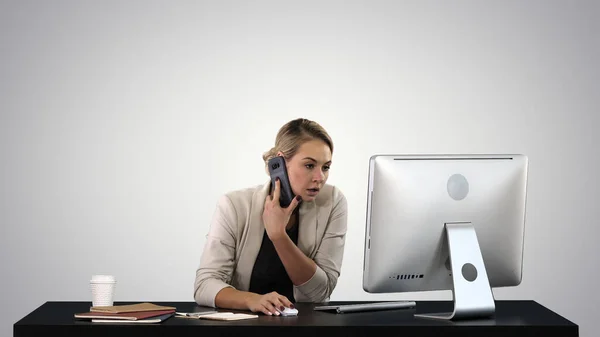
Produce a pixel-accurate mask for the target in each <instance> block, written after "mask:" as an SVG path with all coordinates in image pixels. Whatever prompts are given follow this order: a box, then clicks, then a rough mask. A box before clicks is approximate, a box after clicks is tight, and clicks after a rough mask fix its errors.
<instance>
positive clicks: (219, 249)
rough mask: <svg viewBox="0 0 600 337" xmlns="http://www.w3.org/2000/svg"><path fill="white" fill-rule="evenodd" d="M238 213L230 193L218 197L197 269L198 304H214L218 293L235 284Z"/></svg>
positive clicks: (196, 299) (195, 297)
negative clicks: (231, 283)
mask: <svg viewBox="0 0 600 337" xmlns="http://www.w3.org/2000/svg"><path fill="white" fill-rule="evenodd" d="M236 224H237V215H236V212H235V208H234V206H233V203H232V202H231V199H229V197H228V196H227V195H223V196H221V197H220V198H219V201H218V203H217V207H216V210H215V212H214V215H213V218H212V221H211V224H210V229H209V231H208V234H207V236H206V243H205V245H204V250H203V252H202V256H201V258H200V265H199V267H198V269H197V270H196V279H195V282H194V299H195V301H196V303H197V304H198V305H203V306H209V307H215V296H216V295H217V293H218V292H219V291H221V290H222V289H223V288H226V287H232V288H233V286H231V285H230V284H229V283H230V282H231V276H232V273H233V270H234V265H235V249H236V230H235V228H236Z"/></svg>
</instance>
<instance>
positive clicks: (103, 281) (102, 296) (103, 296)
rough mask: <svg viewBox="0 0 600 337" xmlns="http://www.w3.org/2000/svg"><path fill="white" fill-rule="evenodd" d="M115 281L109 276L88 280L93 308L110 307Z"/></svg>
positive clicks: (99, 276)
mask: <svg viewBox="0 0 600 337" xmlns="http://www.w3.org/2000/svg"><path fill="white" fill-rule="evenodd" d="M116 284H117V281H116V280H115V277H114V276H111V275H94V276H92V279H91V280H90V289H91V291H92V306H93V307H110V306H112V305H113V299H114V296H115V286H116Z"/></svg>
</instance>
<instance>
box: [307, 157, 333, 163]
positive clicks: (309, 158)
mask: <svg viewBox="0 0 600 337" xmlns="http://www.w3.org/2000/svg"><path fill="white" fill-rule="evenodd" d="M304 159H308V160H312V161H314V162H315V163H318V162H317V160H316V159H314V158H311V157H304V158H302V160H304ZM325 164H331V160H330V161H328V162H326V163H325Z"/></svg>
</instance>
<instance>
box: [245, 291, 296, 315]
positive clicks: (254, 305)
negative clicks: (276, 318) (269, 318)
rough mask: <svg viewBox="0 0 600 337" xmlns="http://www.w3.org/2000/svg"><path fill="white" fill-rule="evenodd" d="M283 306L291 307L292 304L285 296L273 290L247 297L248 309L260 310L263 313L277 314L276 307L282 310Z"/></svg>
mask: <svg viewBox="0 0 600 337" xmlns="http://www.w3.org/2000/svg"><path fill="white" fill-rule="evenodd" d="M285 307H287V308H293V307H294V305H293V304H292V302H290V300H288V299H287V297H285V296H283V295H280V294H278V293H277V292H275V291H273V292H270V293H268V294H264V295H259V294H253V295H252V296H251V297H250V298H249V299H248V309H250V311H252V312H259V311H260V312H262V313H264V314H265V315H279V311H278V310H277V309H279V310H281V311H283V309H285Z"/></svg>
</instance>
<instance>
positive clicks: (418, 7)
mask: <svg viewBox="0 0 600 337" xmlns="http://www.w3.org/2000/svg"><path fill="white" fill-rule="evenodd" d="M598 14H600V5H599V3H598V2H595V1H576V2H573V1H453V2H447V1H439V2H435V1H326V2H323V1H296V2H289V1H288V2H283V1H252V2H246V1H237V2H231V1H213V2H202V1H70V2H67V1H2V2H0V116H1V119H0V158H1V163H2V164H1V165H0V187H1V188H0V224H1V227H0V228H1V229H0V231H1V232H0V233H1V235H0V250H1V253H2V254H1V260H0V261H1V262H0V263H1V270H2V277H0V282H1V283H0V284H1V286H0V295H1V298H2V303H3V304H2V306H0V308H1V309H0V310H1V312H0V335H3V336H10V335H11V334H12V324H13V323H14V322H16V321H17V320H18V319H20V318H21V317H23V316H24V315H26V314H27V313H29V312H30V311H32V310H34V309H35V308H37V307H38V306H40V305H41V304H43V303H44V302H45V301H75V300H78V301H81V300H89V299H90V293H89V287H88V280H89V279H90V277H91V275H92V274H97V273H110V274H113V275H115V276H116V277H117V280H118V285H117V292H116V300H128V301H129V300H131V301H162V300H165V301H167V300H173V301H193V294H192V293H193V281H194V275H195V270H196V267H197V263H198V261H199V256H200V252H201V249H202V246H203V244H204V235H205V234H206V232H207V230H208V225H209V221H210V219H211V217H212V213H213V211H214V207H215V205H216V200H217V197H218V196H219V195H220V194H222V193H224V192H226V191H229V190H231V189H237V188H241V187H247V186H252V185H255V184H261V183H263V182H264V181H265V180H266V179H267V176H266V174H265V172H264V168H263V166H262V162H261V154H262V152H263V151H266V150H267V149H269V148H270V146H272V144H273V141H274V137H275V133H276V132H277V130H278V128H279V127H280V126H281V125H282V124H283V123H285V122H287V121H288V120H289V119H292V118H296V117H299V116H304V117H307V118H311V119H315V120H317V121H318V122H320V123H321V124H322V125H323V126H324V127H325V128H326V129H327V130H328V131H329V132H330V133H331V136H332V137H333V139H334V142H335V146H336V149H335V153H334V157H333V160H334V164H333V166H332V170H331V178H330V183H332V184H336V185H338V186H339V187H340V188H341V189H342V190H343V191H344V192H345V194H346V196H347V198H348V202H349V206H350V214H349V223H348V226H349V231H348V237H347V249H346V251H345V255H344V263H343V267H342V274H341V277H340V279H339V283H338V286H337V288H336V289H335V291H334V293H333V296H332V299H333V300H380V299H405V298H408V299H426V298H436V299H449V298H450V293H449V292H435V293H416V294H394V295H392V296H385V295H372V294H367V293H365V292H364V291H363V290H362V284H361V282H362V278H361V277H362V257H363V252H362V248H363V239H364V219H365V202H366V188H367V181H366V178H367V169H368V167H367V164H368V158H369V156H370V155H372V154H374V153H524V154H527V155H528V156H529V159H530V176H529V194H528V198H529V199H528V205H527V206H528V208H527V225H526V238H525V261H524V263H525V265H524V268H525V269H524V278H523V282H522V284H521V285H520V286H518V287H514V288H507V289H497V290H495V292H494V293H495V295H496V298H497V299H533V300H536V301H538V302H540V303H541V304H543V305H545V306H547V307H549V308H550V309H552V310H554V311H556V312H557V313H559V314H561V315H564V316H565V317H566V318H568V319H571V320H573V321H574V322H575V323H577V324H580V327H581V336H592V335H593V334H592V332H593V330H594V325H593V324H594V320H597V316H598V314H599V311H598V309H597V308H598V304H597V302H598V301H600V297H599V296H598V292H597V287H596V285H597V283H598V278H599V276H600V275H599V272H598V271H597V270H598V260H599V258H598V256H599V254H598V248H597V245H596V241H597V238H598V236H599V234H600V231H599V230H598V226H599V223H598V218H599V215H600V214H599V212H598V210H597V207H598V203H597V200H598V198H597V195H598V190H599V187H600V186H599V182H598V165H599V160H598V157H599V155H598V153H599V151H598V150H597V149H596V146H595V145H594V144H598V143H600V139H599V137H598V135H597V133H596V129H597V127H598V124H599V122H600V120H599V117H598V113H597V111H596V110H597V109H598V106H599V105H598V103H599V101H600V99H599V96H600V95H599V94H600V92H599V88H600V78H599V77H600V76H599V75H600V71H599V67H598V60H600V42H599V41H600V39H599V37H598V33H599V30H600V23H599V21H598ZM594 206H595V207H596V208H594Z"/></svg>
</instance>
